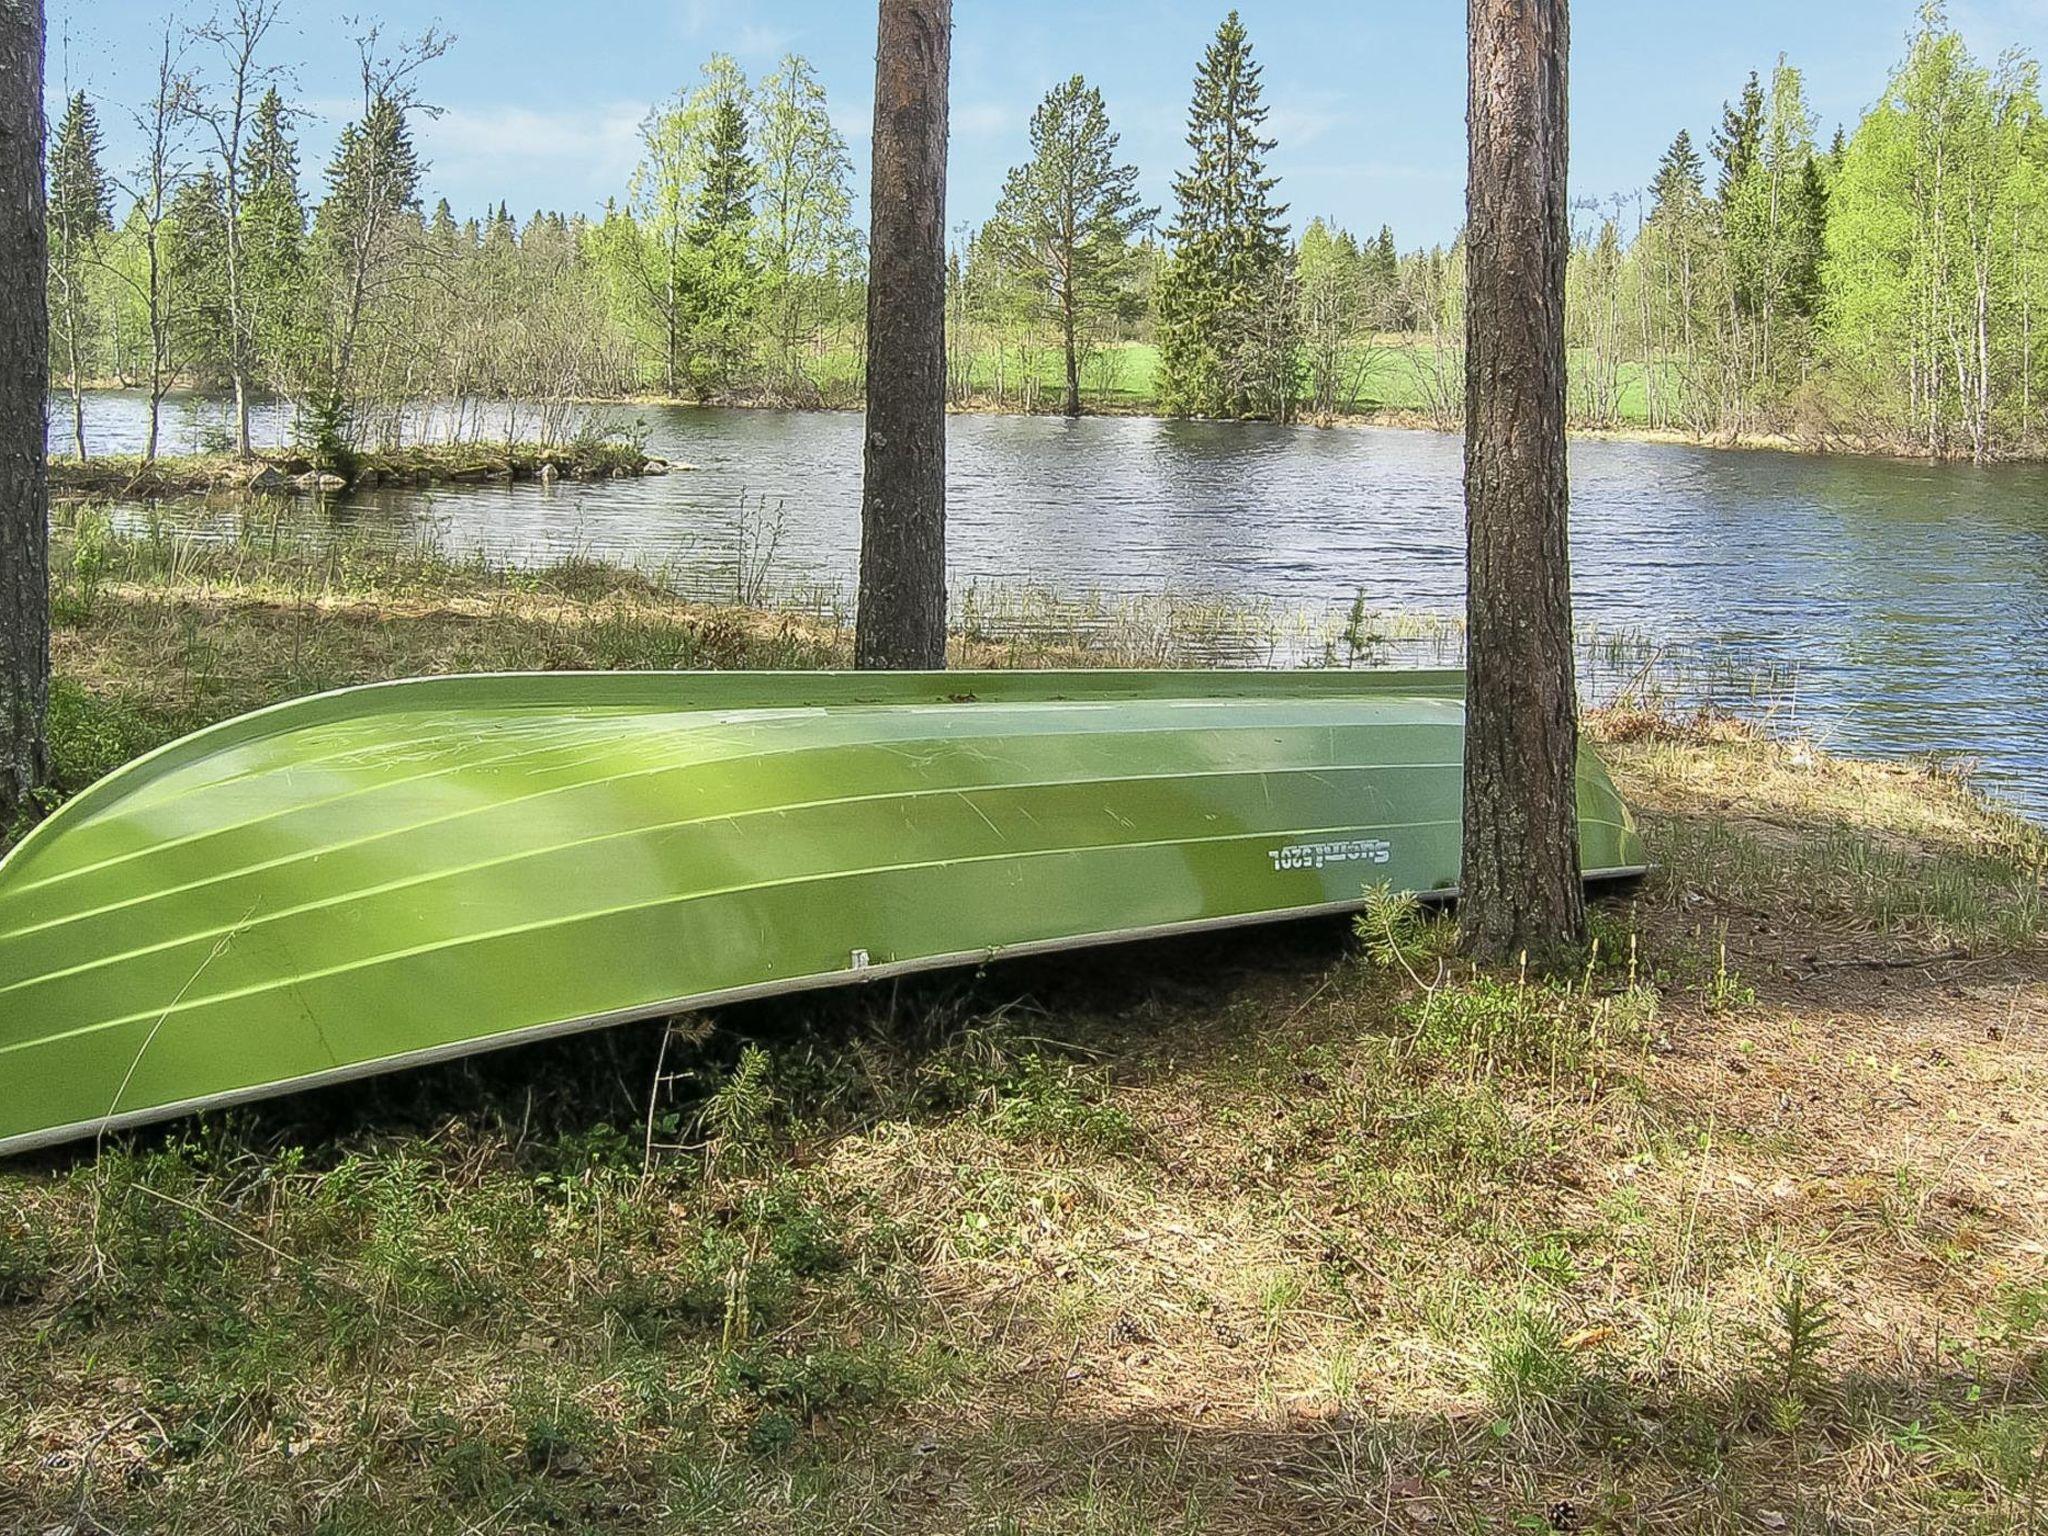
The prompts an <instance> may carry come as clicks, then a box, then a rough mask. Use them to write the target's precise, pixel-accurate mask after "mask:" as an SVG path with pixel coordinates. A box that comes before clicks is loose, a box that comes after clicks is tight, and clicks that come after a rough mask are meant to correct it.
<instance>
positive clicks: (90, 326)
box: [49, 91, 114, 464]
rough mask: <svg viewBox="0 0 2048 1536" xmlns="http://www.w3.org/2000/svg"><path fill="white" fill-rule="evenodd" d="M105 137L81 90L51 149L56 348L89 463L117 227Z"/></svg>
mask: <svg viewBox="0 0 2048 1536" xmlns="http://www.w3.org/2000/svg"><path fill="white" fill-rule="evenodd" d="M104 144H105V141H104V140H103V139H102V138H101V136H100V126H99V119H98V117H97V116H96V115H95V114H94V112H93V108H92V103H91V102H90V101H88V100H87V99H86V96H85V92H83V91H80V92H78V93H77V94H75V95H74V96H72V98H71V99H70V101H68V102H67V103H65V107H64V118H63V121H62V122H60V123H59V124H58V125H57V135H56V139H55V141H54V142H53V143H52V144H51V146H50V170H49V181H50V191H49V198H50V201H49V226H50V227H49V240H50V274H49V276H50V290H49V291H50V330H51V336H50V341H51V353H52V355H53V357H54V358H55V360H56V361H57V362H58V363H59V364H60V365H61V366H62V367H63V369H64V373H65V378H66V381H67V383H68V385H69V388H70V391H71V436H72V446H73V448H74V449H75V450H76V451H77V454H78V462H79V463H81V464H83V463H84V462H85V380H86V377H87V374H88V373H89V371H90V370H91V366H92V358H93V350H94V343H95V341H96V340H97V338H98V321H99V311H98V306H97V305H95V304H94V303H93V295H92V293H91V278H92V272H93V270H94V268H95V267H96V266H97V264H98V261H99V255H100V244H101V241H102V240H103V239H104V237H105V236H106V234H107V233H108V231H109V230H110V229H111V228H112V227H113V190H114V189H113V184H112V183H111V182H110V181H109V180H108V179H107V175H106V172H105V171H104V170H103V169H102V168H101V165H100V152H101V150H102V149H103V148H104Z"/></svg>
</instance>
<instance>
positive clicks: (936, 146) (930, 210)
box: [854, 0, 953, 670]
mask: <svg viewBox="0 0 2048 1536" xmlns="http://www.w3.org/2000/svg"><path fill="white" fill-rule="evenodd" d="M952 32H953V4H952V0H881V29H880V48H879V52H878V53H877V55H876V62H875V145H874V181H873V190H872V196H871V201H872V203H873V220H874V222H873V233H872V237H871V241H870V254H869V272H868V420H867V450H866V458H867V463H866V485H865V490H864V493H863V496H862V501H861V561H860V613H859V618H858V622H857V627H856V632H855V639H854V657H855V662H856V664H857V665H858V666H861V667H863V668H869V669H897V670H916V669H933V670H936V669H938V668H941V667H943V666H945V664H946V137H947V112H948V107H947V101H948V87H949V76H950V72H951V67H952V49H953V39H952Z"/></svg>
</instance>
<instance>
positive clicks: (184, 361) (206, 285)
mask: <svg viewBox="0 0 2048 1536" xmlns="http://www.w3.org/2000/svg"><path fill="white" fill-rule="evenodd" d="M227 224H228V218H227V198H226V189H225V188H224V187H223V185H222V183H221V179H220V176H219V175H218V173H216V172H215V171H214V170H213V169H212V168H211V167H208V168H207V169H206V170H204V171H201V172H200V173H199V174H198V175H197V176H194V177H192V178H191V179H190V180H188V181H186V182H185V183H184V184H183V185H182V186H180V187H179V188H178V190H177V193H176V194H175V195H174V196H173V197H172V199H171V216H170V219H169V222H168V228H167V234H168V239H167V240H166V241H165V253H166V254H165V269H166V274H167V277H168V281H169V284H170V288H171V299H170V313H171V332H172V338H173V339H172V353H173V356H175V357H176V359H177V363H178V371H179V372H181V373H185V374H192V375H196V376H197V377H198V379H199V380H200V382H201V383H202V384H205V385H208V386H213V385H218V384H219V383H220V382H221V380H222V379H223V378H224V377H225V376H226V369H227V367H228V346H229V341H230V338H231V336H232V335H233V327H232V326H231V325H230V324H229V318H228V290H227V282H228V246H227Z"/></svg>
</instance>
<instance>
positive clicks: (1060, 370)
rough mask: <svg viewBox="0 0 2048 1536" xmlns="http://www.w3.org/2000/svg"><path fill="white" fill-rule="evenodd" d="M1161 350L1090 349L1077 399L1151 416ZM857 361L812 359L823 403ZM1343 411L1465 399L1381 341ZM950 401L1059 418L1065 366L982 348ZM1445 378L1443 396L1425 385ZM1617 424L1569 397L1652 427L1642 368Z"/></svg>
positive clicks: (1457, 364) (1429, 421)
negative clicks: (1608, 414) (1602, 412)
mask: <svg viewBox="0 0 2048 1536" xmlns="http://www.w3.org/2000/svg"><path fill="white" fill-rule="evenodd" d="M1589 358H1590V354H1588V353H1586V352H1584V351H1578V352H1575V353H1574V354H1573V359H1572V368H1573V371H1574V377H1575V379H1578V380H1580V381H1583V380H1584V378H1585V376H1586V370H1587V365H1588V362H1589ZM1159 367H1160V363H1159V348H1158V347H1157V346H1156V345H1154V344H1153V343H1151V342H1139V341H1132V342H1116V343H1110V344H1107V345H1104V346H1100V347H1097V348H1095V349H1094V350H1093V351H1092V352H1091V353H1090V354H1089V356H1088V358H1087V361H1086V362H1085V363H1084V365H1083V368H1082V376H1081V394H1082V400H1083V403H1084V405H1085V406H1086V408H1088V409H1090V410H1095V411H1105V412H1136V413H1147V412H1151V411H1155V410H1156V409H1157V408H1158V405H1159ZM858 370H859V358H858V355H857V354H856V353H854V352H852V351H851V350H839V351H834V352H831V353H828V354H827V355H826V356H825V357H823V358H822V359H819V360H817V363H816V366H815V368H814V369H813V374H814V377H815V380H816V381H817V382H818V384H819V385H820V387H821V388H822V389H823V391H824V392H825V394H826V395H827V397H828V398H833V399H842V398H843V399H849V400H850V399H853V398H855V397H857V395H858V389H857V384H858V378H859V372H858ZM1343 372H1344V374H1345V376H1346V378H1347V380H1354V381H1355V393H1356V399H1355V401H1353V400H1351V399H1350V396H1351V394H1352V392H1353V385H1352V384H1351V383H1347V385H1346V388H1345V393H1346V397H1347V412H1348V413H1352V414H1357V415H1360V416H1364V417H1370V416H1374V415H1392V416H1394V417H1396V418H1398V419H1401V420H1412V421H1414V422H1415V423H1417V424H1421V425H1438V426H1447V425H1452V424H1454V422H1453V421H1452V420H1451V419H1450V418H1449V417H1444V419H1441V420H1440V419H1438V418H1439V417H1441V416H1443V412H1442V410H1441V407H1442V406H1443V405H1444V404H1445V403H1447V402H1448V403H1451V404H1455V403H1457V402H1461V401H1462V399H1463V391H1464V385H1463V364H1462V362H1461V361H1460V360H1459V358H1457V357H1456V356H1448V357H1443V358H1440V357H1439V356H1438V355H1437V352H1436V350H1435V347H1434V344H1433V343H1431V342H1430V341H1429V340H1428V339H1427V338H1421V337H1413V336H1388V337H1384V338H1381V339H1378V340H1376V341H1375V342H1373V343H1372V344H1371V346H1370V347H1367V348H1363V349H1360V350H1359V351H1357V352H1356V353H1354V354H1353V355H1352V356H1351V357H1350V358H1349V359H1347V364H1346V367H1345V368H1344V370H1343ZM951 377H952V379H953V387H954V392H955V394H956V396H958V397H961V398H964V399H965V400H967V401H969V402H977V403H985V404H1001V405H1004V406H1006V407H1009V408H1012V409H1031V410H1036V411H1047V412H1050V411H1057V410H1059V409H1060V408H1061V405H1062V403H1063V402H1064V400H1065V398H1066V393H1065V392H1066V362H1065V359H1064V357H1063V356H1062V354H1061V353H1060V352H1059V351H1058V349H1056V348H1054V347H1050V346H1044V345H1032V346H1029V347H1026V348H1022V349H1020V348H1018V347H1016V346H1009V347H1006V348H1005V349H1004V351H1003V353H1002V354H1001V356H1000V357H998V355H997V353H996V351H995V349H994V348H992V347H989V346H987V345H982V346H980V347H977V348H976V349H974V350H973V351H971V352H968V353H965V354H957V353H956V355H955V356H954V358H953V360H952V363H951ZM1446 379H1448V380H1450V384H1451V386H1452V387H1449V388H1448V389H1446V388H1445V387H1444V386H1443V385H1442V384H1441V383H1439V384H1436V385H1435V386H1434V387H1433V386H1432V381H1440V380H1446ZM1616 379H1617V384H1618V388H1617V391H1616V396H1615V412H1614V416H1615V419H1614V421H1613V422H1612V423H1608V422H1594V421H1593V420H1592V419H1591V412H1590V402H1589V400H1588V398H1587V397H1586V395H1585V393H1584V390H1583V387H1581V388H1577V389H1575V390H1574V392H1573V395H1572V399H1571V411H1572V416H1573V420H1574V422H1575V424H1577V425H1581V426H1587V425H1614V426H1618V427H1622V428H1642V427H1646V426H1648V425H1649V401H1648V396H1647V392H1646V390H1645V381H1644V369H1643V365H1642V364H1641V363H1639V362H1625V363H1622V364H1620V365H1619V366H1618V368H1617V370H1616Z"/></svg>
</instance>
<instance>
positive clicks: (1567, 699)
mask: <svg viewBox="0 0 2048 1536" xmlns="http://www.w3.org/2000/svg"><path fill="white" fill-rule="evenodd" d="M1469 6H1470V9H1469V23H1470V27H1471V34H1470V45H1471V56H1472V57H1471V103H1470V107H1471V118H1470V131H1471V168H1470V180H1469V183H1468V191H1467V198H1468V203H1469V207H1468V213H1467V221H1468V224H1467V228H1468V233H1467V241H1468V244H1467V258H1466V260H1467V279H1466V314H1467V319H1466V352H1465V370H1466V372H1465V408H1466V422H1467V427H1466V440H1465V505H1466V542H1467V553H1468V561H1469V576H1468V580H1469V595H1468V598H1467V623H1468V640H1469V645H1470V651H1471V663H1470V665H1471V682H1470V690H1471V691H1470V701H1469V704H1468V706H1467V729H1466V749H1465V869H1464V898H1463V903H1462V926H1463V929H1464V934H1465V942H1466V945H1467V947H1468V949H1469V950H1470V951H1471V952H1472V953H1473V954H1474V955H1475V956H1478V957H1480V958H1483V959H1487V960H1492V961H1499V962H1508V963H1513V962H1514V961H1516V960H1517V959H1518V958H1519V957H1521V956H1522V955H1525V954H1526V955H1529V956H1531V957H1532V958H1536V959H1539V960H1545V959H1548V958H1550V957H1551V956H1553V955H1554V954H1555V953H1556V952H1557V951H1559V950H1560V949H1561V948H1563V947H1564V946H1568V945H1573V944H1576V943H1578V942H1580V941H1581V940H1582V939H1583V937H1584V933H1585V926H1586V910H1585V893H1584V890H1583V888H1582V886H1581V884H1580V879H1579V838H1578V813H1577V780H1576V771H1577V760H1578V738H1579V722H1578V691H1577V683H1576V680H1575V678H1574V676H1573V667H1572V607H1571V551H1570V542H1569V537H1568V532H1569V513H1570V494H1569V485H1568V480H1567V470H1566V462H1565V430H1564V420H1565V333H1564V288H1565V262H1566V258H1567V255H1568V252H1569V248H1570V230H1569V214H1568V211H1567V205H1566V201H1565V169H1566V163H1567V143H1566V104H1567V97H1568V92H1567V88H1566V77H1567V76H1566V59H1567V53H1568V48H1569V36H1570V22H1569V19H1568V14H1567V0H1469Z"/></svg>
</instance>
